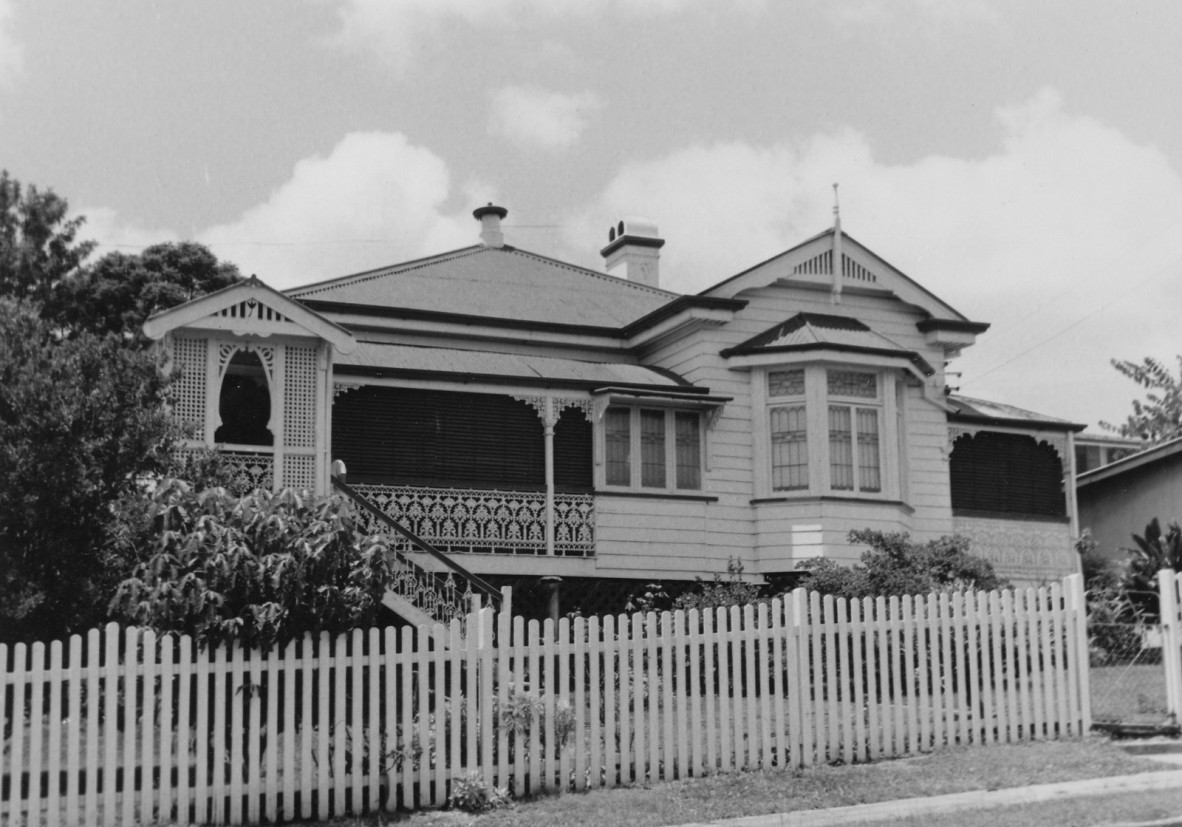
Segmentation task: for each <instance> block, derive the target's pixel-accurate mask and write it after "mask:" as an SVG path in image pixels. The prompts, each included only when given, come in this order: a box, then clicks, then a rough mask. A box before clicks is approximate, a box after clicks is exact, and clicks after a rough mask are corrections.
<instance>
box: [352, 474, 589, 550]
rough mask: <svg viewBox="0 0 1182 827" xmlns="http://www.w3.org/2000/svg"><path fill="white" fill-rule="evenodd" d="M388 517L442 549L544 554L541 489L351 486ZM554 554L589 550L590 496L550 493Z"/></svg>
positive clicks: (544, 526) (543, 511) (544, 507)
mask: <svg viewBox="0 0 1182 827" xmlns="http://www.w3.org/2000/svg"><path fill="white" fill-rule="evenodd" d="M353 487H354V488H355V489H356V490H357V492H358V493H359V494H361V495H362V496H364V497H365V498H366V499H368V500H369V501H370V502H372V503H373V504H374V505H376V506H377V507H378V508H380V509H382V511H384V512H385V513H386V514H387V515H388V516H389V517H391V518H392V519H395V520H397V521H398V522H400V523H401V524H402V525H403V526H405V527H406V528H407V529H408V530H409V531H411V532H412V533H414V534H417V535H418V536H419V537H422V538H423V539H424V540H426V541H427V542H428V543H430V544H431V545H433V546H435V547H436V548H439V549H441V550H444V551H480V552H492V553H497V554H545V553H546V495H545V493H544V492H541V491H489V490H483V489H474V488H418V487H413V486H405V485H364V484H359V485H355V486H353ZM554 553H555V554H558V555H564V556H568V557H590V556H592V555H593V554H594V553H595V504H594V501H593V500H592V498H591V495H590V494H555V495H554Z"/></svg>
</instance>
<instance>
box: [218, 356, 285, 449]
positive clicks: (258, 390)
mask: <svg viewBox="0 0 1182 827" xmlns="http://www.w3.org/2000/svg"><path fill="white" fill-rule="evenodd" d="M218 414H219V416H220V418H221V422H222V424H221V425H220V426H219V427H218V429H217V431H216V432H215V433H214V441H215V442H218V443H221V444H230V445H272V444H274V441H275V437H274V435H273V434H272V433H271V430H270V429H269V428H268V427H267V425H268V423H269V422H270V421H271V389H270V385H269V383H268V382H267V372H266V370H265V369H264V368H263V363H262V361H261V360H260V359H259V357H258V354H257V353H252V352H250V351H246V350H239V351H238V352H237V353H235V354H234V356H233V358H231V359H230V364H228V365H227V366H226V373H225V376H224V378H223V379H222V388H221V394H220V396H219V402H218Z"/></svg>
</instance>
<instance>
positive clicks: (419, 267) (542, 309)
mask: <svg viewBox="0 0 1182 827" xmlns="http://www.w3.org/2000/svg"><path fill="white" fill-rule="evenodd" d="M288 295H290V296H291V297H292V298H295V299H300V300H305V299H306V300H316V301H328V302H341V303H347V304H352V305H361V306H367V305H368V306H374V307H383V308H406V309H410V310H419V311H429V312H438V313H452V314H462V315H470V316H483V317H491V318H500V319H513V320H518V321H533V322H547V323H558V324H572V325H584V326H586V325H591V326H602V327H610V328H619V327H623V326H625V325H627V324H628V323H630V322H633V321H635V320H636V319H639V318H641V317H643V316H645V315H647V314H649V313H652V312H653V311H655V310H657V309H659V308H660V307H662V306H664V305H666V304H668V303H669V302H671V301H673V300H674V299H676V298H677V294H676V293H670V292H667V291H665V290H658V289H656V288H652V287H647V286H645V285H642V284H636V283H634V282H630V281H627V280H626V279H620V278H616V277H615V276H609V275H607V274H606V273H599V272H596V271H594V270H587V269H584V268H581V267H576V266H574V265H571V264H565V263H563V262H560V261H556V260H554V259H549V258H546V257H545V256H539V255H536V254H534V253H528V252H526V251H524V250H518V249H516V248H514V247H508V246H506V247H499V248H498V247H485V246H482V245H481V246H475V247H466V248H464V249H462V250H456V251H455V252H452V253H447V254H444V255H441V256H435V257H432V258H429V259H422V260H420V261H416V262H410V263H409V264H400V265H396V266H393V267H388V268H383V269H381V270H373V271H371V272H367V273H359V274H357V275H354V276H347V277H345V278H340V279H334V280H332V281H327V282H321V283H319V284H312V285H308V286H306V287H299V288H295V289H293V290H291V291H289V294H288ZM359 311H360V312H364V311H363V310H362V309H361V308H359Z"/></svg>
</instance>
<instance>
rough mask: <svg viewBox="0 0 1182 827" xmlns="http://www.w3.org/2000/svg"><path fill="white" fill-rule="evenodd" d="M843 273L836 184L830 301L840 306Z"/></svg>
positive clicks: (835, 185) (835, 187)
mask: <svg viewBox="0 0 1182 827" xmlns="http://www.w3.org/2000/svg"><path fill="white" fill-rule="evenodd" d="M844 271H845V254H844V253H843V252H842V251H841V204H839V203H838V201H837V184H834V185H833V291H832V294H831V296H830V299H831V300H832V302H833V303H834V304H841V277H842V275H843V274H844Z"/></svg>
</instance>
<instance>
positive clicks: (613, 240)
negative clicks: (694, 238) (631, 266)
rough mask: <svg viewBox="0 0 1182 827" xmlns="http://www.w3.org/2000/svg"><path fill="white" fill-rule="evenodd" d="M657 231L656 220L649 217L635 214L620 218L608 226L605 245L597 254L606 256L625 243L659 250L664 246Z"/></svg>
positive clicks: (663, 241) (663, 240)
mask: <svg viewBox="0 0 1182 827" xmlns="http://www.w3.org/2000/svg"><path fill="white" fill-rule="evenodd" d="M658 232H659V231H658V230H657V222H655V221H653V220H651V219H648V218H639V217H636V216H632V217H627V218H622V219H620V220H619V221H618V222H617V223H615V224H613V225H612V226H611V227H609V228H608V230H607V246H606V247H604V248H603V249H602V250H600V251H599V254H600V255H601V256H603V257H604V258H607V257H608V256H610V255H611V254H612V253H614V252H615V251H616V250H619V249H620V248H621V247H623V246H625V245H628V246H631V247H649V248H652V249H656V250H659V249H661V248H662V247H664V246H665V239H663V238H661V237H660V235H658Z"/></svg>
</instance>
